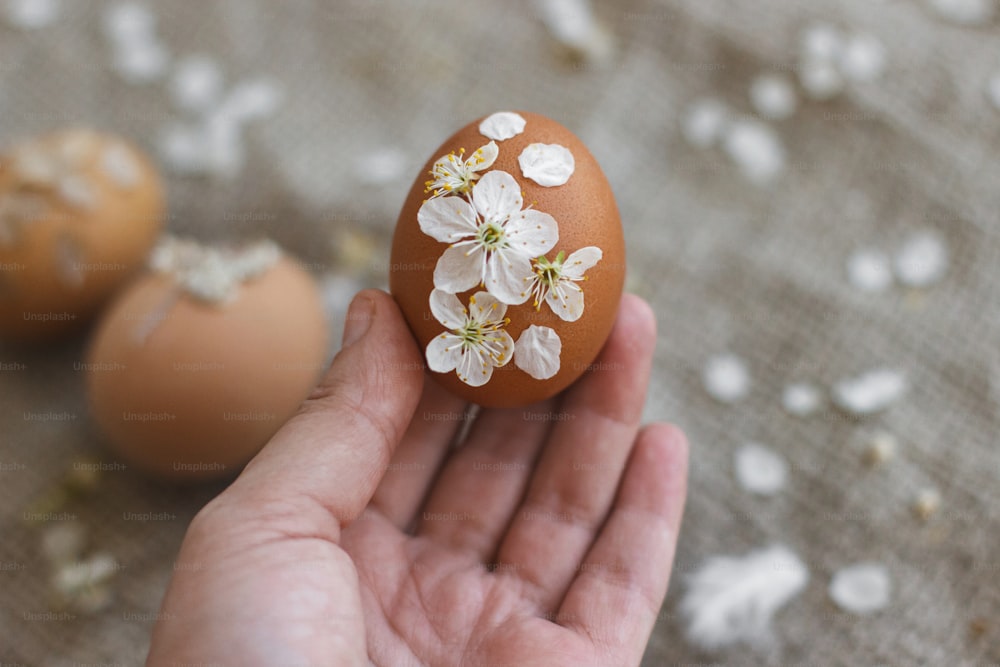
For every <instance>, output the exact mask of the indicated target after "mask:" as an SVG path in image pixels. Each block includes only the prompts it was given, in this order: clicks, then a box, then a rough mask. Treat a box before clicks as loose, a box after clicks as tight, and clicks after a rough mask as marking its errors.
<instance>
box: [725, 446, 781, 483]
mask: <svg viewBox="0 0 1000 667" xmlns="http://www.w3.org/2000/svg"><path fill="white" fill-rule="evenodd" d="M735 463H736V481H738V482H739V483H740V486H742V487H743V488H744V489H746V490H747V491H749V492H750V493H756V494H758V495H761V496H773V495H774V494H776V493H778V492H779V491H781V490H782V489H783V488H785V483H786V482H787V481H788V463H787V462H786V461H785V459H783V458H782V457H781V456H779V455H778V454H777V453H775V452H774V451H772V450H771V449H768V448H767V447H764V446H763V445H759V444H757V443H755V442H751V443H747V444H745V445H743V446H742V447H740V448H739V449H738V450H737V451H736V456H735Z"/></svg>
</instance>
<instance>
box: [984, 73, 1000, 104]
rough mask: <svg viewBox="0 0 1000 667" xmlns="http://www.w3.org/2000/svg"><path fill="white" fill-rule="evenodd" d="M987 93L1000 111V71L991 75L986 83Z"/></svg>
mask: <svg viewBox="0 0 1000 667" xmlns="http://www.w3.org/2000/svg"><path fill="white" fill-rule="evenodd" d="M986 94H987V95H988V96H989V98H990V102H991V103H992V104H993V106H994V107H996V110H997V111H1000V72H997V73H996V74H994V75H993V76H992V77H990V80H989V82H988V83H987V84H986Z"/></svg>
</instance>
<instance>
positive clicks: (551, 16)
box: [534, 0, 614, 62]
mask: <svg viewBox="0 0 1000 667" xmlns="http://www.w3.org/2000/svg"><path fill="white" fill-rule="evenodd" d="M534 7H535V11H536V13H537V14H538V16H539V18H540V19H541V20H542V23H544V24H545V27H546V28H547V29H548V31H549V33H550V34H551V35H552V37H553V38H554V39H555V40H556V41H558V42H559V43H560V44H562V45H563V46H566V47H567V48H569V49H570V50H572V51H574V52H575V53H576V54H578V55H579V56H582V57H584V58H586V59H587V60H590V61H592V62H607V61H608V60H609V59H610V57H611V56H612V55H613V53H614V40H613V39H612V36H611V34H610V33H609V32H608V31H607V30H606V29H605V28H604V27H603V26H602V25H600V23H598V22H597V21H596V20H595V19H594V13H593V10H592V8H591V3H590V1H589V0H535V1H534Z"/></svg>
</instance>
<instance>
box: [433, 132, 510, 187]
mask: <svg viewBox="0 0 1000 667" xmlns="http://www.w3.org/2000/svg"><path fill="white" fill-rule="evenodd" d="M499 154H500V149H499V148H497V144H496V142H495V141H491V142H490V143H488V144H486V145H485V146H480V147H479V148H477V149H476V150H475V151H473V153H472V155H470V156H469V158H468V159H465V160H463V159H462V158H463V157H464V156H465V149H464V148H462V149H459V151H458V153H455V152H454V151H452V152H451V153H448V154H447V155H445V156H444V157H441V158H439V159H438V161H437V162H435V163H434V166H433V167H431V172H430V173H431V176H432V178H431V179H430V180H429V181H427V182H426V183H424V186H425V187H424V192H429V193H431V198H432V199H433V198H434V197H441V196H444V195H456V194H468V192H469V190H470V189H471V188H472V185H473V183H474V182H475V181H476V180H477V179H478V178H479V176H480V174H479V173H478V172H480V171H484V170H486V169H489V168H490V167H492V166H493V163H494V162H496V159H497V155H499Z"/></svg>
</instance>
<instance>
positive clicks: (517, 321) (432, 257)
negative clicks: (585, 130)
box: [389, 111, 629, 407]
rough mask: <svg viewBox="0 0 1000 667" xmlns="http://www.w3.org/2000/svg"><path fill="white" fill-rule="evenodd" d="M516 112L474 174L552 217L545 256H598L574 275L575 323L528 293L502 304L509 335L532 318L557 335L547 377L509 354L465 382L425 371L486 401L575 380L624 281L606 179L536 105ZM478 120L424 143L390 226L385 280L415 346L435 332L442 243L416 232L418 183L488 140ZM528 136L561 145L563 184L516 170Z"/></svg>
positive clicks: (527, 398)
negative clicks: (421, 159) (521, 123)
mask: <svg viewBox="0 0 1000 667" xmlns="http://www.w3.org/2000/svg"><path fill="white" fill-rule="evenodd" d="M517 113H519V114H520V115H521V116H523V117H524V119H525V121H526V123H525V127H524V131H523V132H521V133H520V134H517V135H516V136H513V137H511V138H508V139H503V140H499V141H497V142H496V144H497V147H498V148H499V156H498V157H497V159H496V162H495V163H494V164H493V166H492V167H491V168H490V169H488V170H485V171H483V172H480V175H482V174H486V173H489V172H490V171H495V170H500V171H505V172H507V173H509V174H511V175H512V176H513V177H514V178H515V179H516V180H517V182H518V183H519V184H520V186H521V188H522V191H523V196H524V206H525V207H527V206H529V205H531V206H532V207H533V208H535V209H537V210H539V211H542V212H545V213H548V214H549V215H551V216H552V217H553V218H555V220H556V222H557V223H558V225H559V241H558V243H556V245H555V247H553V248H552V249H551V250H550V251H549V252H547V253H546V257H548V258H549V259H550V260H551V259H553V258H555V257H556V255H557V254H558V253H559V252H560V251H563V252H565V253H566V255H567V256H568V255H570V254H571V253H573V252H574V251H576V250H579V249H581V248H584V247H587V246H597V247H598V248H600V249H601V250H602V252H603V257H602V259H601V261H599V262H598V263H597V264H596V265H595V266H594V267H592V268H590V269H589V270H587V273H586V276H587V280H586V281H585V282H583V283H581V285H582V287H583V293H584V311H583V315H582V316H581V317H580V319H578V320H576V321H575V322H565V321H563V320H561V319H560V318H559V317H557V316H556V315H555V314H554V313H553V312H552V311H551V309H550V308H549V306H548V305H547V304H544V303H543V304H542V307H541V309H540V310H535V309H534V307H533V306H532V305H531V301H530V300H529V301H528V302H527V303H524V304H521V305H516V306H515V305H512V306H508V308H507V317H509V318H510V323H509V324H508V325H507V327H506V330H507V332H508V333H509V334H510V335H511V336H512V338H513V339H514V340H515V341H516V340H518V337H519V336H520V335H521V333H522V332H523V331H524V330H525V329H527V328H528V327H529V326H531V325H538V326H543V327H551V328H552V329H554V330H555V332H556V333H557V334H558V335H559V338H560V339H561V341H562V352H561V355H560V369H559V371H558V373H556V374H555V375H554V376H553V377H551V378H549V379H547V380H536V379H534V378H532V377H531V376H530V375H528V374H527V373H525V372H524V371H522V370H520V369H519V368H518V367H517V365H516V364H515V363H514V361H510V362H508V363H507V364H506V365H504V366H502V367H500V368H495V369H494V372H493V376H492V378H491V379H490V380H489V381H488V382H487V383H486V384H485V385H483V386H481V387H472V386H469V385H467V384H465V383H464V382H462V381H461V380H459V378H458V376H457V375H456V374H455V373H454V372H451V373H436V372H429V373H430V375H431V377H433V378H434V380H436V381H437V382H438V383H440V384H442V385H443V386H445V387H446V388H447V389H449V390H450V391H451V392H453V393H454V394H456V395H458V396H460V397H462V398H464V399H466V400H468V401H470V402H472V403H477V404H479V405H483V406H487V407H512V406H520V405H528V404H531V403H535V402H537V401H540V400H544V399H546V398H549V397H551V396H554V395H555V394H557V393H559V392H560V391H562V390H563V389H565V388H566V387H568V386H569V385H571V384H572V383H573V382H575V381H576V380H577V379H579V378H580V376H581V375H583V373H584V372H585V371H586V370H588V368H590V367H591V366H592V364H593V362H594V360H595V358H596V357H597V355H598V353H599V352H600V350H601V348H602V347H603V346H604V343H605V341H606V340H607V338H608V335H609V334H610V332H611V328H612V326H613V324H614V321H615V317H616V315H617V312H618V304H619V301H620V300H621V295H622V289H623V287H624V282H625V239H624V235H623V230H622V224H621V218H620V217H619V213H618V207H617V205H616V203H615V198H614V195H613V194H612V192H611V185H610V184H609V183H608V180H607V178H606V177H605V175H604V173H603V172H602V171H601V168H600V166H599V165H598V164H597V161H596V160H595V159H594V156H593V155H591V153H590V151H589V150H587V148H586V146H584V144H583V142H582V141H580V139H578V138H577V137H576V136H575V135H574V134H573V133H572V132H570V131H569V130H568V129H567V128H565V127H563V126H562V125H560V124H559V123H557V122H555V121H553V120H551V119H549V118H546V117H545V116H541V115H539V114H535V113H527V112H523V111H519V112H517ZM484 118H486V117H483V118H477V119H476V120H474V121H473V122H471V123H469V124H468V125H466V126H465V127H463V128H462V129H461V130H459V131H458V132H456V133H455V134H454V135H452V136H451V137H450V138H449V139H447V140H446V141H445V142H444V143H443V144H441V146H440V147H439V148H437V149H435V150H434V151H433V153H432V154H431V155H430V156H429V159H428V160H427V162H426V164H424V166H423V167H422V168H421V169H420V172H419V174H417V177H416V179H415V180H414V183H413V186H412V187H411V188H410V192H409V194H408V195H407V198H406V201H405V203H404V204H403V209H402V211H401V213H400V216H399V221H398V223H397V225H396V231H395V235H394V237H393V243H392V258H391V262H390V272H389V288H390V291H391V292H392V295H393V296H394V297H395V299H396V301H397V303H398V304H399V307H400V309H401V310H402V311H403V315H404V316H405V318H406V321H407V323H408V324H409V326H410V329H411V331H412V332H413V335H414V337H415V338H416V339H417V342H418V344H419V346H420V349H421V351H422V352H423V351H425V350H426V348H427V344H428V343H429V342H430V341H431V339H432V338H434V337H435V336H437V335H440V334H441V333H442V332H443V331H444V327H443V325H441V324H440V323H439V322H438V321H437V320H436V319H435V318H434V316H433V315H432V314H431V310H430V306H429V299H430V294H431V291H432V290H433V289H434V267H435V265H436V264H437V261H438V258H439V257H440V256H441V255H442V253H443V252H444V251H445V250H446V249H447V247H448V245H447V244H445V243H442V242H439V241H437V240H435V239H434V238H432V237H431V236H428V235H426V234H424V233H423V232H422V231H421V229H420V226H419V223H418V221H417V212H418V210H419V209H420V206H421V205H422V204H423V202H424V201H425V200H426V199H427V198H428V197H429V195H428V194H425V192H424V187H425V182H426V181H427V179H428V173H429V172H430V170H431V167H432V166H433V165H434V162H435V161H437V160H438V159H439V158H440V157H442V156H444V155H446V154H448V153H449V152H451V151H456V152H457V151H458V150H459V149H460V148H465V151H466V153H465V154H466V157H468V156H469V155H471V154H472V152H473V151H475V150H476V149H477V148H479V147H481V146H485V145H486V144H487V143H489V142H490V138H488V137H486V136H484V135H483V134H481V133H480V130H479V124H480V122H482V121H483V120H484ZM530 144H556V145H559V146H563V147H565V148H567V149H569V151H570V152H571V153H572V155H573V158H574V162H575V169H574V171H573V174H572V175H571V176H570V178H569V180H568V181H567V182H566V183H565V184H563V185H558V186H554V187H544V186H542V185H539V184H538V183H536V182H535V181H533V180H531V179H529V178H526V177H525V176H524V174H523V173H522V171H521V167H520V165H519V163H518V158H519V156H520V155H521V152H522V151H523V150H524V149H525V148H526V147H527V146H529V145H530ZM479 289H480V288H479V287H476V288H474V289H471V290H468V291H466V292H463V293H461V294H459V295H458V297H459V300H460V301H461V302H462V303H463V304H468V302H469V296H471V295H472V294H474V293H475V292H476V291H478V290H479ZM425 361H426V359H425ZM628 371H629V369H624V372H628ZM595 372H597V371H595ZM608 372H616V369H608Z"/></svg>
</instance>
